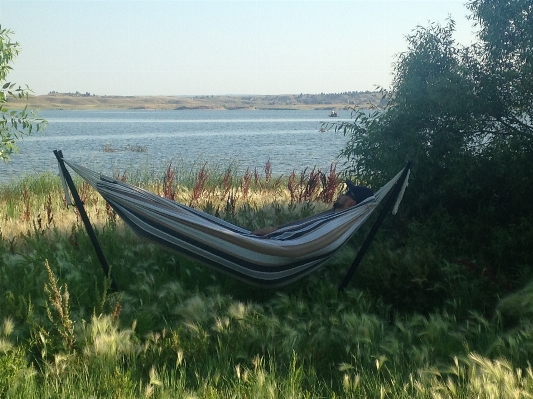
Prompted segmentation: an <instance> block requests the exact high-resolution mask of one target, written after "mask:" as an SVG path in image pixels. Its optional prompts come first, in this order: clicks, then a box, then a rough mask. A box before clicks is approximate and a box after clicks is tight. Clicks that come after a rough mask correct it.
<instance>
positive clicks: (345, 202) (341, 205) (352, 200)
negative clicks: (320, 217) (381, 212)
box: [333, 179, 374, 211]
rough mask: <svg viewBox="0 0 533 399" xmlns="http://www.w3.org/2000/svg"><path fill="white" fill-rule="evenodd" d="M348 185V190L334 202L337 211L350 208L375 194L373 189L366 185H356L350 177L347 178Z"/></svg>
mask: <svg viewBox="0 0 533 399" xmlns="http://www.w3.org/2000/svg"><path fill="white" fill-rule="evenodd" d="M346 187H347V190H346V192H345V193H344V194H341V195H340V196H339V198H338V199H337V201H335V203H334V204H333V209H334V210H335V211H342V210H344V209H348V208H350V207H352V206H354V205H355V204H359V203H360V202H363V201H364V200H365V199H367V198H368V197H371V196H373V195H374V193H373V192H372V190H371V189H369V188H368V187H365V186H356V185H355V184H353V182H352V181H351V180H350V179H346Z"/></svg>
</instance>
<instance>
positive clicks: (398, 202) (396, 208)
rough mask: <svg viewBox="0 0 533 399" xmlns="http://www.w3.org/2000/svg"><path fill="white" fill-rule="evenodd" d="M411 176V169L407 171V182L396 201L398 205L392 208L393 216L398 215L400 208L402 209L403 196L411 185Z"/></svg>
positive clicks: (405, 181) (404, 183)
mask: <svg viewBox="0 0 533 399" xmlns="http://www.w3.org/2000/svg"><path fill="white" fill-rule="evenodd" d="M410 174H411V169H409V170H408V171H407V175H406V176H405V180H404V182H403V185H402V189H401V190H400V193H399V194H398V199H397V200H396V203H395V204H394V208H392V214H393V215H396V214H397V213H398V208H399V207H400V202H402V199H403V194H404V193H405V189H406V188H407V186H408V185H409V175H410Z"/></svg>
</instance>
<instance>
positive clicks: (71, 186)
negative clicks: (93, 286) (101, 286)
mask: <svg viewBox="0 0 533 399" xmlns="http://www.w3.org/2000/svg"><path fill="white" fill-rule="evenodd" d="M54 155H55V156H56V158H57V162H58V163H59V167H60V168H61V172H62V173H63V177H64V178H65V181H66V183H67V185H68V188H69V190H70V193H71V194H72V198H73V199H74V204H76V208H78V211H79V212H80V216H81V220H82V221H83V225H84V226H85V230H87V234H88V235H89V238H90V239H91V243H92V244H93V247H94V250H95V251H96V256H98V260H99V261H100V264H101V265H102V269H103V270H104V274H105V275H106V276H107V277H108V278H109V279H110V280H111V290H112V292H117V291H118V286H117V283H116V282H115V279H114V278H113V276H112V275H111V272H110V271H109V264H108V263H107V260H106V258H105V256H104V253H103V251H102V248H101V247H100V243H99V242H98V239H97V238H96V234H95V233H94V229H93V226H92V225H91V222H90V221H89V217H88V216H87V212H85V207H84V206H83V202H82V200H81V198H80V195H79V194H78V190H76V186H75V185H74V181H73V180H72V176H70V173H69V172H68V170H67V168H66V166H65V162H63V153H62V152H61V151H60V150H54Z"/></svg>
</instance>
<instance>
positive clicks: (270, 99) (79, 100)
mask: <svg viewBox="0 0 533 399" xmlns="http://www.w3.org/2000/svg"><path fill="white" fill-rule="evenodd" d="M380 100H381V95H380V94H379V93H377V92H346V93H333V94H324V93H321V94H299V95H294V94H290V95H248V96H230V95H228V96H97V95H91V94H89V93H86V94H81V93H51V94H47V95H40V96H30V98H29V100H28V101H27V102H26V101H25V100H20V99H8V103H7V104H6V106H7V108H10V109H21V108H23V107H24V106H26V105H28V109H32V110H188V109H191V110H193V109H194V110H199V109H205V110H348V109H353V108H370V107H372V106H377V107H379V106H382V105H383V104H381V103H380Z"/></svg>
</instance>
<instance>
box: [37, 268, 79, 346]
mask: <svg viewBox="0 0 533 399" xmlns="http://www.w3.org/2000/svg"><path fill="white" fill-rule="evenodd" d="M45 267H46V271H47V272H48V283H46V284H45V285H44V292H45V293H46V295H47V297H48V301H47V303H46V314H47V316H48V318H49V319H50V321H51V322H52V323H53V324H54V325H55V327H56V328H57V330H58V332H59V334H60V335H61V337H62V338H63V343H64V344H65V347H66V348H67V349H68V350H71V349H72V347H73V346H74V342H75V337H74V322H73V321H72V320H71V319H70V303H69V299H70V294H69V292H68V287H67V285H66V284H65V286H64V288H63V293H61V288H62V287H58V286H57V280H56V277H55V275H54V272H53V271H52V269H51V268H50V265H49V263H48V260H46V261H45ZM50 306H51V307H52V308H53V309H55V310H56V312H57V315H58V316H59V320H55V318H54V316H53V315H52V310H51V309H50Z"/></svg>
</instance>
